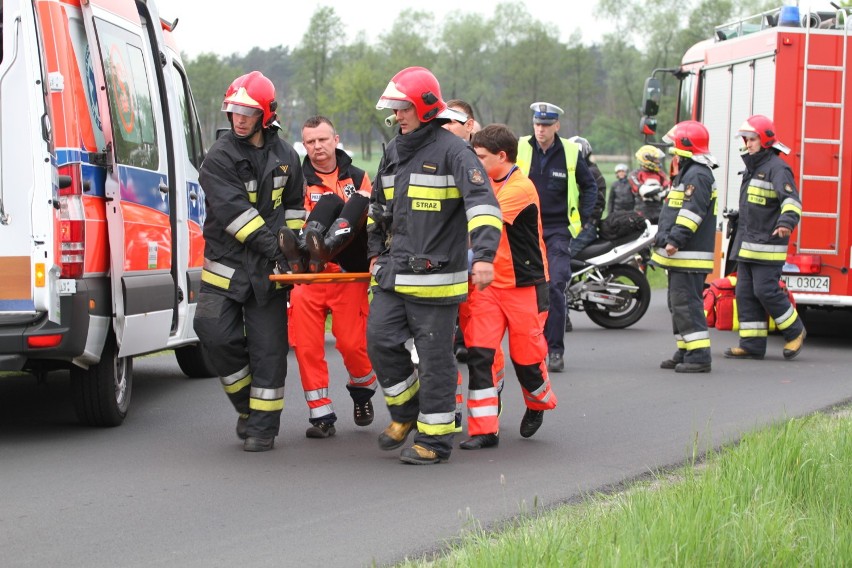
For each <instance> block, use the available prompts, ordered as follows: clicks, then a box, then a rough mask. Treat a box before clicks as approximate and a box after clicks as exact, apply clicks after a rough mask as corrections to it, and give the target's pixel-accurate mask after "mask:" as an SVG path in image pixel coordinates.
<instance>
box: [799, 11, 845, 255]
mask: <svg viewBox="0 0 852 568" xmlns="http://www.w3.org/2000/svg"><path fill="white" fill-rule="evenodd" d="M847 29H848V28H847V27H846V26H843V32H842V40H843V56H842V57H843V60H842V64H841V65H819V64H816V63H813V62H812V61H811V59H810V51H811V49H810V48H811V37H812V34H811V26H805V68H804V77H803V84H802V98H803V101H802V103H803V104H802V130H801V132H802V143H801V147H800V156H801V162H800V163H801V167H800V168H799V195H800V198H801V199H802V200H804V194H805V192H807V191H808V189H809V188H808V186H811V185H813V184H809V183H807V182H809V181H821V182H833V183H835V184H836V185H837V202H836V203H835V209H834V211H833V212H828V211H820V212H816V211H802V217H820V218H824V219H833V220H834V241H833V244H832V245H831V246H832V248H828V249H806V248H802V246H801V245H802V232H801V231H799V232H798V237H797V242H796V248H797V250H798V251H799V252H800V253H805V254H837V252H838V243H839V242H840V210H841V209H840V205H841V196H842V195H843V191H842V190H843V185H842V180H841V178H842V175H841V174H842V172H843V138H842V136H843V125H844V118H845V109H844V107H843V102H842V101H844V100H845V98H846V55H847V54H846V52H847V47H848V32H847ZM811 71H823V72H830V73H838V74H839V77H838V78H839V80H840V100H839V101H836V102H835V101H828V102H826V101H815V100H813V99H810V98H808V78H809V77H808V75H809V74H810V72H811ZM816 107H819V108H830V109H837V110H838V112H837V113H835V114H839V124H837V133H838V136H840V138H837V139H833V138H815V137H812V136H810V137H809V136H808V132H809V130H808V126H809V124H808V120H807V118H808V109H809V108H816ZM811 130H813V128H812V129H811ZM807 144H826V145H829V146H836V147H837V175H829V176H817V175H809V174H806V173H805V148H806V145H807ZM811 189H814V188H811Z"/></svg>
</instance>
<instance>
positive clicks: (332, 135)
mask: <svg viewBox="0 0 852 568" xmlns="http://www.w3.org/2000/svg"><path fill="white" fill-rule="evenodd" d="M339 142H340V136H338V134H337V132H336V131H335V130H334V125H333V124H332V123H331V120H329V119H328V118H326V117H324V116H314V117H311V118H309V119H308V120H307V121H305V123H304V125H303V126H302V143H303V144H304V145H305V149H306V150H307V156H306V157H305V159H304V161H303V164H302V171H303V173H304V176H305V187H306V189H305V210H306V211H309V212H310V214H309V215H308V219H307V223H306V224H305V226H304V227H303V228H302V230H301V231H300V233H299V234H298V235H296V234H295V233H293V232H292V231H289V230H286V229H285V230H282V231H281V233H280V237H281V243H282V247H281V248H282V250H283V251H285V255H286V256H287V257H288V262H289V264H290V267H291V268H293V269H294V271H297V269H296V268H294V267H301V268H302V270H304V267H305V266H307V267H308V268H309V269H310V271H311V272H341V271H349V272H366V271H367V269H368V268H369V263H368V261H367V233H366V228H365V227H366V221H367V208H368V207H369V202H370V198H369V195H370V191H371V189H372V188H371V184H370V179H369V178H368V177H367V174H366V173H365V172H364V171H363V170H361V169H359V168H356V167H355V166H354V165H352V159H351V158H350V157H349V155H348V154H347V153H346V152H344V151H343V150H341V149H340V148H338V147H337V145H338V143H339ZM294 257H295V258H296V259H297V260H295V261H294V260H290V259H291V258H294ZM333 260H336V261H337V262H332V261H333ZM367 287H368V283H367V282H347V283H329V284H299V285H297V286H296V287H295V288H294V289H293V291H292V293H291V294H290V305H291V307H290V322H291V325H290V340H291V345H292V347H293V349H294V350H295V352H296V361H297V362H298V363H299V374H300V375H301V378H302V388H303V389H304V391H305V400H306V401H307V403H308V408H309V409H310V417H309V421H310V423H311V426H310V427H309V428H308V429H307V431H306V432H305V435H306V436H307V437H308V438H328V437H330V436H333V435H334V434H335V427H334V424H335V422H336V421H337V415H336V414H335V411H334V406H333V405H332V401H331V397H330V396H329V393H328V382H329V379H328V364H327V363H326V360H325V322H326V316H327V314H329V313H330V314H331V317H332V319H331V332H332V333H333V334H334V337H335V339H336V340H337V343H336V347H337V349H338V351H340V355H341V356H342V358H343V364H344V366H345V367H346V370H347V371H348V373H349V381H348V383H347V385H346V388H347V389H348V390H349V394H350V396H351V397H352V400H353V402H354V403H355V409H354V419H355V424H356V425H358V426H369V425H370V424H371V423H372V422H373V403H372V401H371V400H370V399H371V398H372V396H373V395H374V394H375V392H376V388H377V386H378V385H377V383H376V373H375V372H373V365H372V364H371V363H370V359H369V357H368V356H367V313H368V311H369V303H368V298H367Z"/></svg>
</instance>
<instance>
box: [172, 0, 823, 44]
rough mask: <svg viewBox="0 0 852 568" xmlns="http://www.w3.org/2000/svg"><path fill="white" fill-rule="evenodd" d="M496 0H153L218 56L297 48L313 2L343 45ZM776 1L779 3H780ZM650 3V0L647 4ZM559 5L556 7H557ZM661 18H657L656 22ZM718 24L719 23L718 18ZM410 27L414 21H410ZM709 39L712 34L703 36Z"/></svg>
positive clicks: (575, 24)
mask: <svg viewBox="0 0 852 568" xmlns="http://www.w3.org/2000/svg"><path fill="white" fill-rule="evenodd" d="M498 3H500V0H488V1H485V0H466V1H464V2H460V1H459V0H428V2H423V1H415V0H382V1H380V2H377V1H375V0H320V1H319V2H316V1H310V0H283V1H276V0H233V1H231V2H215V1H211V0H158V1H157V5H158V6H159V8H160V15H161V16H162V17H163V18H165V19H167V20H174V18H179V19H180V22H179V23H178V26H177V28H176V30H175V32H176V35H177V41H178V42H179V45H180V49H181V50H182V51H183V52H184V53H186V54H187V55H189V56H190V57H195V56H197V55H198V54H199V53H204V52H213V53H217V54H219V55H230V54H232V53H240V54H245V53H246V52H248V51H249V50H250V49H251V48H252V47H260V48H262V49H269V48H270V47H274V46H277V45H285V46H288V47H291V48H293V47H296V46H298V44H299V42H300V41H301V39H302V36H303V35H304V34H305V30H306V29H307V27H308V23H309V22H310V19H311V16H312V15H313V14H314V12H315V10H316V8H317V7H318V6H331V7H333V8H334V10H335V12H337V15H338V16H340V18H341V20H343V23H344V26H345V27H346V29H347V37H346V38H345V41H346V43H351V42H354V41H355V39H356V37H357V36H358V34H359V33H360V32H365V33H366V37H367V40H368V41H370V42H372V41H375V40H376V39H377V38H378V36H379V35H380V34H382V33H384V32H385V31H387V30H388V29H389V28H390V26H391V24H392V23H393V22H394V20H395V19H396V16H397V14H398V13H399V12H400V11H402V10H405V9H419V10H423V9H428V10H429V11H431V12H432V13H434V14H435V21H436V22H439V21H440V19H441V18H442V17H445V16H446V15H447V14H450V13H452V12H455V11H461V12H464V13H474V14H481V15H483V16H486V17H491V16H492V15H493V13H494V7H495V6H496V5H497V4H498ZM521 3H522V4H524V5H525V6H526V8H527V11H528V12H529V13H530V14H531V15H532V16H533V17H534V18H535V19H536V20H539V21H541V22H552V23H553V24H554V25H555V26H556V28H557V29H558V30H559V33H560V40H561V41H563V42H566V41H567V40H568V38H569V37H570V36H571V34H572V33H573V32H574V31H575V30H577V29H579V30H581V33H582V37H583V43H584V44H586V45H589V44H592V43H596V42H599V41H600V40H601V39H602V38H603V35H604V34H605V33H606V31H607V17H606V15H605V14H604V15H601V14H596V13H595V7H596V6H597V2H596V1H595V0H582V1H580V2H571V3H570V4H567V3H566V4H561V6H560V3H559V0H556V1H554V0H521ZM781 3H782V2H781V0H778V5H781ZM799 4H800V5H801V6H803V8H802V11H804V7H805V6H808V5H810V4H813V5H815V6H817V9H819V10H823V9H825V10H830V11H833V8H831V6H830V4H829V2H828V1H827V0H813V2H810V1H808V0H803V1H801V2H800V3H799ZM649 6H653V2H651V3H650V4H649ZM557 7H558V8H557ZM661 21H662V20H661ZM719 23H723V22H719ZM412 25H416V24H415V23H412ZM707 35H708V37H709V36H710V35H711V34H710V33H708V34H707Z"/></svg>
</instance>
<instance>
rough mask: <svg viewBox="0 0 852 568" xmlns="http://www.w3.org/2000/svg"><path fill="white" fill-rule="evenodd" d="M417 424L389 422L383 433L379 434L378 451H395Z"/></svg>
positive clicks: (413, 422) (412, 422)
mask: <svg viewBox="0 0 852 568" xmlns="http://www.w3.org/2000/svg"><path fill="white" fill-rule="evenodd" d="M416 426H417V422H416V421H414V420H412V421H411V422H391V423H390V426H388V427H387V428H385V431H384V432H382V433H381V434H379V449H381V450H386V451H387V450H395V449H397V448H398V447H400V446H401V445H403V444H404V443H405V439H406V438H408V434H409V433H410V432H411V431H412V430H414V428H415V427H416Z"/></svg>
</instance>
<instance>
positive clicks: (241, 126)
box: [194, 71, 305, 452]
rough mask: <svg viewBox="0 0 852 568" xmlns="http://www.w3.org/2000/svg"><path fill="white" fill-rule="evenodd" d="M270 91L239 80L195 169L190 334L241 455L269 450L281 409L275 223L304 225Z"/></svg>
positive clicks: (295, 167)
mask: <svg viewBox="0 0 852 568" xmlns="http://www.w3.org/2000/svg"><path fill="white" fill-rule="evenodd" d="M275 107H276V103H275V87H274V86H273V85H272V82H271V81H270V80H269V79H267V78H266V77H264V76H263V74H261V73H260V72H258V71H253V72H251V73H249V74H247V75H242V76H240V77H238V78H237V79H236V80H235V81H234V82H233V83H231V85H230V87H228V90H227V92H226V93H225V100H224V102H223V103H222V111H223V112H225V113H226V114H227V116H228V121H229V122H230V123H231V130H230V131H229V132H227V133H226V134H225V135H223V136H222V137H221V138H219V139H218V140H217V141H216V142H215V143H214V144H213V146H212V147H211V148H210V151H209V152H208V153H207V157H206V158H205V159H204V163H203V164H202V165H201V171H200V178H199V179H200V181H201V185H202V186H203V187H204V193H205V200H206V205H207V217H206V219H205V221H204V229H203V233H204V241H205V244H204V269H203V271H202V275H201V291H200V293H199V296H198V306H197V308H196V312H195V321H194V327H195V331H196V333H197V334H198V337H199V339H201V341H202V343H203V344H204V346H205V347H206V348H207V352H208V353H209V354H210V359H211V362H212V363H213V367H214V368H215V369H216V372H217V373H218V374H219V377H220V380H221V382H222V385H223V386H224V388H225V392H226V393H227V395H228V398H229V399H230V400H231V403H232V404H233V405H234V408H236V410H237V412H238V413H239V418H238V420H237V436H238V437H239V438H241V439H243V440H244V441H245V442H244V445H243V449H244V450H245V451H248V452H263V451H267V450H271V449H272V447H273V445H274V442H275V436H276V435H277V434H278V429H279V425H280V419H281V410H282V409H283V408H284V379H285V377H286V376H287V351H288V345H287V291H286V289H284V288H283V287H281V286H280V285H279V284H277V283H273V282H271V281H270V280H269V276H270V274H272V273H273V272H282V271H287V270H289V267H288V266H287V261H286V259H285V258H284V255H283V254H281V251H280V250H279V248H278V240H277V238H276V232H277V231H278V229H279V227H281V226H282V225H285V224H286V225H288V226H290V227H294V228H298V227H299V226H301V224H302V223H303V220H304V217H305V211H304V205H303V194H302V186H303V184H304V180H303V178H302V168H301V165H300V164H299V155H298V154H297V153H296V150H294V149H293V147H292V146H290V144H288V143H286V142H285V141H283V140H282V139H281V138H279V136H278V128H279V126H278V122H277V117H276V115H275Z"/></svg>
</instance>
